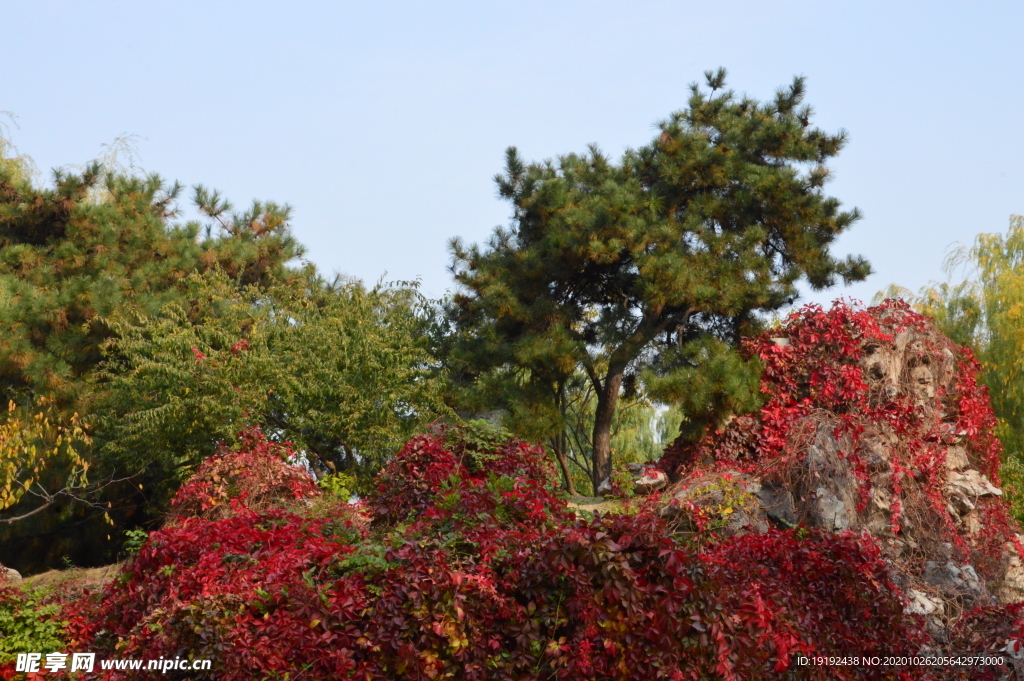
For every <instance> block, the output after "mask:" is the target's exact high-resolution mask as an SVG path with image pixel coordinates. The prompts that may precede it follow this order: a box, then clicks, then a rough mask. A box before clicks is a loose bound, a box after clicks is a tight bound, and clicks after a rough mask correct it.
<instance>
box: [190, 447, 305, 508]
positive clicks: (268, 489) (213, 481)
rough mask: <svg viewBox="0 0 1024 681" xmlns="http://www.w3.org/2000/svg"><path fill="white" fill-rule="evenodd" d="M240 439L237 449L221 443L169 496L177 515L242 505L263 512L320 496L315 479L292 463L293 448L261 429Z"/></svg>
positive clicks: (293, 456)
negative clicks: (216, 451) (272, 440)
mask: <svg viewBox="0 0 1024 681" xmlns="http://www.w3.org/2000/svg"><path fill="white" fill-rule="evenodd" d="M239 441H240V442H239V448H238V449H237V450H232V449H228V448H226V447H223V446H222V447H221V451H220V452H219V453H218V454H216V455H214V456H212V457H210V458H209V459H207V460H206V461H204V462H203V463H202V464H201V465H200V466H199V469H198V470H197V471H196V473H195V475H193V476H192V478H191V479H189V481H188V482H186V483H185V484H184V485H182V486H181V488H180V489H179V490H178V493H177V494H176V495H175V496H174V498H173V499H172V500H171V510H172V511H173V512H174V513H176V514H178V515H179V516H201V517H204V518H219V517H225V516H227V515H230V514H231V513H232V512H233V509H234V508H235V507H237V506H238V505H239V504H241V505H243V506H245V507H246V508H250V509H253V510H261V509H264V508H267V507H268V506H270V505H274V504H276V503H280V502H281V501H287V500H294V499H303V498H307V497H312V496H316V495H317V494H318V491H317V489H316V485H315V483H314V482H313V478H312V477H310V476H309V475H308V474H307V473H306V472H305V471H304V470H302V469H301V468H298V467H296V466H295V465H294V464H295V453H294V452H293V451H292V449H291V447H290V446H288V445H283V444H279V443H276V442H271V441H270V440H268V439H267V438H266V436H264V435H263V432H262V431H261V430H259V429H258V428H251V429H249V430H246V431H245V432H243V433H241V434H240V435H239Z"/></svg>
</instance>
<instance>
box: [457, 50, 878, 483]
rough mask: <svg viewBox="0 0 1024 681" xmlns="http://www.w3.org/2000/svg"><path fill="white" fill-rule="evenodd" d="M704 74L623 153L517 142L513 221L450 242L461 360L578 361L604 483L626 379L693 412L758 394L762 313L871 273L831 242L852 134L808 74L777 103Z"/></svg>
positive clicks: (464, 364) (695, 417)
mask: <svg viewBox="0 0 1024 681" xmlns="http://www.w3.org/2000/svg"><path fill="white" fill-rule="evenodd" d="M706 75H707V82H708V86H709V88H710V92H703V91H701V90H700V88H698V87H697V86H696V85H694V86H693V87H692V92H691V97H690V101H689V106H688V108H687V109H685V110H683V111H680V112H678V113H675V114H673V115H672V116H670V117H669V119H668V120H666V121H664V122H662V123H661V124H660V133H659V134H658V136H657V137H656V138H655V139H654V140H653V141H652V142H651V143H650V144H648V145H646V146H644V147H641V148H640V149H637V150H631V151H627V152H626V154H625V155H624V156H623V158H622V160H621V161H620V162H619V163H614V162H612V161H610V160H609V159H608V158H607V157H606V156H604V155H603V154H602V153H601V152H600V151H598V150H597V148H595V147H591V148H590V150H589V152H588V153H586V154H582V155H577V154H570V155H567V156H563V157H560V158H559V159H558V161H557V162H550V161H549V162H545V163H533V164H526V163H524V162H523V160H522V159H521V158H520V156H519V154H518V152H517V151H516V150H515V148H510V149H509V150H508V153H507V160H506V169H505V173H504V174H503V175H499V176H497V178H496V182H497V185H498V190H499V193H500V195H501V196H502V197H504V198H505V199H507V200H509V202H510V203H511V204H512V206H513V215H512V225H511V226H510V227H509V228H507V229H505V228H499V229H497V230H496V231H495V233H494V235H493V236H492V238H491V239H490V241H489V242H488V243H487V245H486V246H485V247H483V248H481V247H479V246H476V245H474V246H469V247H467V246H465V245H463V243H462V242H461V241H460V240H458V239H455V240H453V241H452V244H451V252H452V255H453V262H452V265H451V270H452V272H453V274H454V276H455V279H456V281H457V283H458V284H459V287H460V289H459V291H458V293H457V294H456V295H455V297H454V299H453V303H452V306H451V308H450V318H451V320H452V324H453V325H454V326H455V327H456V328H458V329H460V332H459V333H458V334H457V336H456V338H457V341H458V342H455V343H453V346H452V356H451V358H450V359H449V360H448V361H449V362H450V364H451V365H452V366H453V367H455V368H456V369H458V370H459V372H461V374H463V375H466V376H473V375H475V376H481V375H484V374H487V373H488V372H493V371H505V372H508V371H509V369H510V368H514V369H515V370H517V371H519V372H523V373H524V375H526V376H527V377H528V378H527V380H529V381H537V382H539V383H543V384H544V385H547V386H549V389H548V390H547V391H546V393H545V394H546V395H547V397H546V398H545V399H546V400H547V401H548V403H549V404H553V403H555V401H556V399H555V397H554V395H556V394H557V387H558V385H559V384H560V383H561V382H562V381H563V380H565V379H567V378H568V377H570V376H572V375H573V374H574V373H575V371H576V370H577V368H578V369H579V370H581V371H583V372H584V373H585V374H586V376H587V378H588V380H589V381H590V383H591V386H592V387H593V390H594V394H595V398H596V404H595V412H594V425H593V431H592V433H591V448H592V460H593V465H592V475H593V478H592V481H593V484H594V487H595V488H600V487H601V484H602V483H604V482H606V481H608V480H609V479H610V476H611V472H612V459H611V453H612V449H611V432H612V423H613V419H614V415H615V411H616V407H617V404H618V399H619V395H620V392H621V391H622V388H623V384H624V383H625V382H628V381H636V380H643V381H644V382H645V384H646V385H647V389H648V391H649V393H650V394H651V395H652V397H654V398H657V399H662V400H664V401H667V402H671V401H676V400H681V399H683V398H687V400H686V402H687V405H686V406H687V414H686V416H687V420H686V421H685V423H686V424H687V428H688V429H689V431H690V433H689V434H690V436H692V437H696V436H697V435H699V433H700V432H701V431H702V429H703V428H704V427H706V426H707V424H708V423H711V422H713V421H714V420H716V419H717V418H721V417H722V416H723V415H724V414H725V413H727V412H728V411H730V410H733V409H737V408H752V407H753V405H754V404H756V402H757V400H758V398H759V395H758V390H757V367H756V366H755V365H753V364H751V363H748V362H746V361H744V360H742V359H741V358H740V357H739V355H738V353H737V352H736V349H735V346H736V344H737V342H738V341H739V339H740V337H741V336H743V335H745V334H748V333H753V332H756V331H757V330H758V328H759V326H760V315H761V314H762V313H767V312H771V311H773V310H777V309H779V308H781V307H783V306H785V305H787V304H789V303H791V302H792V301H793V300H794V299H795V298H796V296H797V289H796V282H797V281H798V280H799V279H800V278H801V277H805V278H806V279H807V281H808V282H809V284H810V285H811V287H812V288H814V289H822V288H825V287H828V286H832V285H833V284H835V283H836V281H837V280H838V279H842V280H844V281H846V282H850V281H857V280H860V279H863V278H864V277H865V276H866V275H867V274H868V273H869V272H870V268H869V266H868V264H867V262H865V261H864V260H863V259H862V258H859V257H849V258H847V259H845V260H839V259H836V258H834V257H833V256H832V255H831V254H830V251H829V248H830V246H831V244H832V243H833V241H834V240H835V239H836V237H838V236H839V235H840V234H841V233H843V232H844V231H845V230H846V229H847V228H849V226H850V225H852V224H853V222H854V221H855V220H856V219H857V218H858V213H857V211H856V210H853V211H848V212H844V211H841V210H840V207H839V201H838V200H836V199H834V198H832V197H829V196H826V195H825V194H824V193H823V190H822V188H823V186H824V184H825V182H826V180H827V179H828V175H829V173H828V170H827V168H826V166H825V162H826V161H827V160H828V159H830V158H832V157H834V156H835V155H836V154H838V152H839V150H840V149H841V148H842V147H843V145H844V143H845V139H846V136H845V133H843V132H840V133H839V134H835V135H831V134H827V133H825V132H823V131H821V130H819V129H816V128H812V127H811V126H810V117H811V111H810V108H809V107H806V106H803V105H802V102H803V97H804V82H803V79H801V78H797V79H795V80H794V81H793V84H792V85H791V86H790V87H789V88H786V89H783V90H780V91H779V92H778V93H777V94H776V96H775V98H774V99H773V100H771V101H769V102H764V103H762V102H758V101H755V100H752V99H749V98H746V97H743V98H740V97H737V96H736V95H735V94H734V93H733V92H731V91H726V90H723V88H724V85H725V71H724V70H721V69H720V70H719V71H718V72H717V73H711V72H709V73H708V74H706Z"/></svg>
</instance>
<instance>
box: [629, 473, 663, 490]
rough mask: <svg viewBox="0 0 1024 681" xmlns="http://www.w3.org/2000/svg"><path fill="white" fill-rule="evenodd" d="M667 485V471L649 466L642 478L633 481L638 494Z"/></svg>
mask: <svg viewBox="0 0 1024 681" xmlns="http://www.w3.org/2000/svg"><path fill="white" fill-rule="evenodd" d="M667 486H668V476H667V475H665V471H662V470H658V469H657V468H649V469H647V472H646V473H644V476H643V477H642V478H640V479H639V480H637V481H635V482H634V483H633V490H634V491H635V492H636V493H637V494H651V493H652V492H657V491H658V490H659V489H664V488H665V487H667Z"/></svg>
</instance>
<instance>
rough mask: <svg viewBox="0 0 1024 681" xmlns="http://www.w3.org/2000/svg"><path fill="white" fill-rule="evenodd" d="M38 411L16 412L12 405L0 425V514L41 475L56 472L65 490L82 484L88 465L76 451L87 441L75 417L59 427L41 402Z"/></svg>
mask: <svg viewBox="0 0 1024 681" xmlns="http://www.w3.org/2000/svg"><path fill="white" fill-rule="evenodd" d="M38 408H39V411H35V412H34V413H33V412H32V411H30V410H24V409H18V408H17V406H16V405H15V404H14V402H10V403H9V404H8V407H7V414H6V417H5V418H4V419H3V420H2V421H0V511H2V510H4V509H6V508H10V507H11V506H13V505H15V504H16V503H18V501H19V500H20V499H21V497H22V496H24V495H25V493H26V492H28V491H29V490H30V489H32V487H33V486H34V485H37V484H39V482H40V480H41V479H42V478H43V476H44V474H47V473H48V472H51V471H53V470H54V469H59V475H60V476H61V479H62V481H63V482H64V485H65V487H67V488H75V487H81V486H83V485H85V484H86V482H87V480H86V475H87V473H88V470H89V463H88V462H87V461H86V460H85V459H83V458H82V456H81V455H80V454H79V452H78V451H77V449H76V447H79V446H83V445H88V444H89V442H90V440H89V436H88V435H86V433H85V431H84V430H83V429H82V426H81V424H80V423H79V418H78V414H75V415H73V416H72V417H71V418H70V419H69V423H67V424H66V425H65V424H62V423H61V422H60V418H59V417H58V416H56V415H55V414H54V413H53V410H52V408H51V407H50V405H49V403H48V401H47V400H45V399H41V400H40V401H39V404H38Z"/></svg>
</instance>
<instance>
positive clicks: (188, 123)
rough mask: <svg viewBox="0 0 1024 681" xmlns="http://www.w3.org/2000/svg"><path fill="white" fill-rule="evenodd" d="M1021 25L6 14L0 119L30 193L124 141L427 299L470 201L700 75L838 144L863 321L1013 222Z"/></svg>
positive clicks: (470, 214) (467, 7) (838, 189)
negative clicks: (782, 97)
mask: <svg viewBox="0 0 1024 681" xmlns="http://www.w3.org/2000/svg"><path fill="white" fill-rule="evenodd" d="M1022 19H1024V5H1019V4H1015V3H994V2H993V3H979V2H972V3H966V2H965V3H950V2H928V3H909V2H900V3H894V2H865V1H858V2H820V1H819V2H782V1H771V2H768V1H765V0H761V1H759V2H719V3H707V2H701V3H688V2H675V3H655V2H615V3H611V2H609V3H598V2H578V3H569V2H563V3H558V2H543V3H540V2H537V3H533V2H517V3H480V2H475V3H468V2H467V3H451V2H449V3H444V2H429V3H427V2H424V3H386V2H377V3H369V2H364V3H326V2H324V3H312V2H290V3H265V2H251V1H250V2H237V3H229V2H210V1H206V2H180V1H179V2H173V3H172V2H167V3H155V2H123V3H114V2H99V1H93V2H88V3H81V2H75V3H71V2H45V1H39V2H6V3H4V6H3V12H2V18H0V31H2V36H3V43H4V50H3V52H4V59H3V62H4V67H3V68H2V69H0V110H7V111H11V112H13V113H14V114H16V115H17V116H18V119H17V122H18V125H19V127H18V128H16V129H14V130H13V140H14V142H15V143H16V144H17V145H18V147H19V148H20V150H21V151H23V152H25V153H28V154H30V155H31V156H32V157H33V158H34V159H35V160H36V162H37V164H38V165H39V166H40V168H42V169H43V170H44V171H48V169H49V168H51V167H54V166H58V165H63V164H74V163H82V162H84V161H86V160H88V159H91V158H94V157H96V156H98V155H100V154H101V152H102V148H101V146H102V145H103V144H104V143H109V142H111V141H112V140H113V139H114V138H115V137H117V136H119V135H121V134H123V133H128V134H135V135H138V136H140V137H141V138H144V139H142V140H141V141H140V143H139V146H138V148H139V152H140V156H141V162H140V165H141V166H142V167H143V168H145V169H146V170H151V171H156V172H159V173H161V174H162V175H164V176H165V177H167V178H169V179H178V180H181V181H182V182H185V183H187V184H194V183H200V182H201V183H204V184H206V185H207V186H211V187H215V188H219V189H221V190H222V191H224V192H225V194H226V195H227V196H228V197H229V198H231V199H232V200H233V201H234V202H235V203H236V204H244V203H247V202H248V201H249V200H250V199H252V198H260V199H272V200H276V201H280V202H287V203H290V204H292V206H293V207H294V208H295V218H294V222H293V227H294V231H295V233H296V234H297V236H298V237H299V239H300V240H301V241H302V242H303V243H304V244H306V246H307V247H308V249H309V254H308V256H309V258H310V259H311V260H312V261H313V262H315V263H316V264H317V265H318V266H319V267H320V268H321V269H323V270H325V271H326V272H327V273H330V272H332V271H339V272H342V273H345V274H348V275H353V276H357V277H360V278H363V279H366V280H368V281H375V280H376V279H378V278H379V277H380V276H381V275H383V273H384V272H385V271H387V272H388V277H387V278H388V279H412V278H415V277H421V278H422V280H423V284H424V290H425V291H426V292H427V293H428V294H430V295H433V296H436V295H440V294H441V293H443V292H444V290H445V289H446V288H447V287H448V286H450V278H449V275H448V273H447V272H446V270H445V267H446V264H447V262H448V255H447V248H446V242H447V240H448V238H449V237H452V236H455V235H460V236H462V237H464V238H465V239H467V240H469V241H480V240H483V239H485V238H486V237H487V236H488V234H489V233H490V232H491V230H492V228H493V227H494V226H495V225H497V224H499V223H504V222H506V221H507V216H508V207H507V206H506V205H505V204H503V203H502V202H500V201H499V200H498V199H497V198H496V196H495V190H494V186H493V183H492V179H491V178H492V177H493V176H494V174H495V173H496V172H499V171H500V170H501V166H502V154H503V152H504V149H505V147H507V146H509V145H516V146H518V147H519V148H520V149H521V151H522V152H523V154H524V155H525V156H526V157H527V158H529V159H538V160H539V159H542V158H548V157H552V156H555V155H558V154H561V153H566V152H570V151H582V150H583V149H584V148H585V145H586V144H588V143H590V142H596V143H598V144H599V145H600V146H601V147H602V148H603V149H604V150H605V151H606V152H609V153H612V154H615V155H617V154H619V153H621V151H622V150H623V149H625V148H626V147H629V146H637V145H640V144H644V143H645V142H647V141H648V140H649V139H650V138H651V136H652V134H653V125H654V123H655V122H656V121H658V120H660V119H662V118H664V117H665V116H666V115H667V114H668V113H669V112H671V111H673V110H675V109H679V108H681V107H682V106H684V105H685V102H686V97H687V89H686V88H687V85H688V84H689V83H690V82H692V81H694V80H700V79H702V76H701V74H702V72H703V71H705V70H707V69H712V68H715V67H718V66H725V67H726V68H728V69H729V72H730V79H729V85H730V86H731V87H732V88H734V89H736V90H738V91H741V92H746V93H748V94H751V95H753V96H756V97H759V98H766V97H769V96H771V95H772V93H773V92H774V90H775V89H776V88H777V87H778V86H781V85H786V84H788V83H789V82H790V80H791V79H792V77H793V76H794V75H796V74H802V75H805V76H806V77H807V79H808V102H809V103H810V104H811V105H812V106H813V107H814V108H815V110H816V112H817V116H816V119H815V122H816V123H817V124H818V125H819V126H821V127H823V128H825V129H827V130H830V131H834V130H837V129H839V128H845V129H847V130H848V131H849V133H850V142H849V145H848V146H847V148H846V150H845V151H844V153H843V154H842V155H841V156H840V157H839V159H838V160H837V161H836V162H835V163H834V164H833V166H832V167H833V170H834V173H835V181H834V182H832V183H831V184H830V185H829V191H830V193H832V194H833V195H835V196H837V197H838V198H840V199H841V200H842V201H843V203H844V204H845V205H846V206H857V207H859V208H860V209H861V210H862V211H863V213H864V216H865V217H864V219H863V220H862V221H861V222H860V223H858V224H857V225H856V226H855V227H854V228H853V229H852V230H851V231H850V232H849V234H848V235H847V236H845V237H844V238H843V239H842V241H841V242H840V243H839V245H838V248H837V249H836V253H837V254H839V255H843V254H845V253H850V252H852V253H861V254H863V255H865V256H867V257H868V259H869V260H870V261H871V262H872V264H873V265H874V267H875V269H876V271H877V273H876V274H875V275H874V276H872V277H871V278H870V279H869V280H868V281H867V282H866V283H864V284H861V285H857V286H854V287H850V288H847V289H842V288H838V289H833V290H832V291H829V292H826V293H824V294H818V295H815V296H810V297H809V298H808V299H813V300H819V301H827V300H831V299H832V298H834V297H837V296H839V295H851V296H854V297H858V298H862V299H870V298H871V296H872V295H873V294H874V292H875V291H877V290H879V289H881V288H884V287H885V286H886V285H888V284H889V283H892V282H898V283H900V284H903V285H905V286H908V287H911V288H914V289H916V288H918V287H919V286H921V285H923V284H925V283H926V282H928V281H929V280H931V279H936V278H939V277H941V276H942V275H941V270H940V266H941V263H942V259H943V256H944V253H945V252H946V249H947V247H948V246H949V245H950V244H951V243H953V242H955V241H963V240H970V239H972V238H973V237H974V235H975V234H977V233H978V232H982V231H1001V230H1003V229H1005V227H1006V225H1007V221H1008V218H1009V216H1010V214H1011V213H1015V212H1016V213H1020V212H1024V195H1022V192H1021V189H1022V187H1024V184H1022V181H1024V165H1022V162H1021V157H1022V153H1021V152H1022V151H1024V127H1022V125H1021V120H1022V117H1024V78H1022V76H1024V59H1022V57H1024V21H1022Z"/></svg>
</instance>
